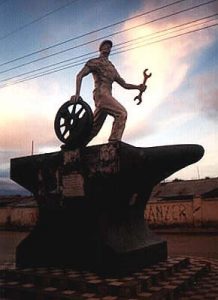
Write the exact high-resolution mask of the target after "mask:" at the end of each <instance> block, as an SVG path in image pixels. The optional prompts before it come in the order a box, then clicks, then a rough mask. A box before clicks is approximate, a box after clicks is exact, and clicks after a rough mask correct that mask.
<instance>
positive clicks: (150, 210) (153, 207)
mask: <svg viewBox="0 0 218 300" xmlns="http://www.w3.org/2000/svg"><path fill="white" fill-rule="evenodd" d="M189 215H190V213H189V209H188V207H187V205H184V204H182V203H175V204H172V203H171V204H150V205H148V206H147V209H146V211H145V218H146V219H147V220H148V222H149V223H151V224H154V223H155V224H172V223H189V218H190V217H189Z"/></svg>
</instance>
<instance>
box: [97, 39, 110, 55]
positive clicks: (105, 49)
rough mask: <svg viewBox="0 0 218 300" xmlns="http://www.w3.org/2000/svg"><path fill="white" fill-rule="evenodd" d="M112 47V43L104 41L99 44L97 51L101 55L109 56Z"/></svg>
mask: <svg viewBox="0 0 218 300" xmlns="http://www.w3.org/2000/svg"><path fill="white" fill-rule="evenodd" d="M112 46H113V43H112V41H110V40H104V41H103V42H101V44H100V46H99V51H100V52H101V53H102V54H107V55H109V54H110V51H111V48H112Z"/></svg>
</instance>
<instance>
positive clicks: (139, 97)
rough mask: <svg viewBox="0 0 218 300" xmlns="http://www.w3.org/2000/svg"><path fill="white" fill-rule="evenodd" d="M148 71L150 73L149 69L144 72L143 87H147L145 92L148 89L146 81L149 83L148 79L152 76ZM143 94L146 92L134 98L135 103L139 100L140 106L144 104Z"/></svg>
mask: <svg viewBox="0 0 218 300" xmlns="http://www.w3.org/2000/svg"><path fill="white" fill-rule="evenodd" d="M147 71H148V69H145V70H144V72H143V75H144V80H143V83H142V85H143V86H144V87H145V90H146V88H147V85H146V81H147V80H148V78H149V77H151V75H152V73H150V74H147ZM143 93H144V91H143V92H139V94H138V96H136V97H135V98H134V101H135V100H138V103H137V105H139V104H140V103H141V102H142V94H143Z"/></svg>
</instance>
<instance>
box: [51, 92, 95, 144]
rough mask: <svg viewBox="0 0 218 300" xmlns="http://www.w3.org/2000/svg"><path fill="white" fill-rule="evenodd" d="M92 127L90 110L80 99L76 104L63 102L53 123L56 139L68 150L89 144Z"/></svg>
mask: <svg viewBox="0 0 218 300" xmlns="http://www.w3.org/2000/svg"><path fill="white" fill-rule="evenodd" d="M92 125H93V114H92V110H91V108H90V106H89V105H88V104H87V103H86V102H85V101H83V100H82V98H81V97H80V98H79V100H78V101H77V102H76V103H72V102H70V101H67V102H65V103H64V104H63V105H62V106H61V107H60V109H59V110H58V112H57V114H56V117H55V122H54V128H55V133H56V135H57V137H58V138H59V140H60V141H62V142H63V143H64V144H66V148H69V149H75V148H79V147H81V146H85V145H86V144H87V143H88V142H89V140H90V139H89V137H90V133H91V130H92Z"/></svg>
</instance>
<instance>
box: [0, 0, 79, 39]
mask: <svg viewBox="0 0 218 300" xmlns="http://www.w3.org/2000/svg"><path fill="white" fill-rule="evenodd" d="M75 1H77V0H71V1H70V2H69V3H67V4H65V5H62V6H60V7H58V8H56V9H54V10H51V11H49V12H48V13H46V14H44V15H42V16H41V17H39V18H37V19H34V20H32V21H31V22H29V23H26V24H24V25H22V26H20V27H18V28H16V29H14V30H12V31H11V32H9V33H7V34H5V35H3V36H0V40H3V39H6V38H7V37H9V36H10V35H12V34H14V33H16V32H18V31H21V30H23V29H24V28H27V27H29V26H30V25H32V24H34V23H37V22H39V21H41V20H42V19H45V18H47V17H48V16H50V15H52V14H54V13H56V12H58V11H59V10H61V9H63V8H65V7H67V6H69V5H71V4H72V3H73V2H75Z"/></svg>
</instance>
